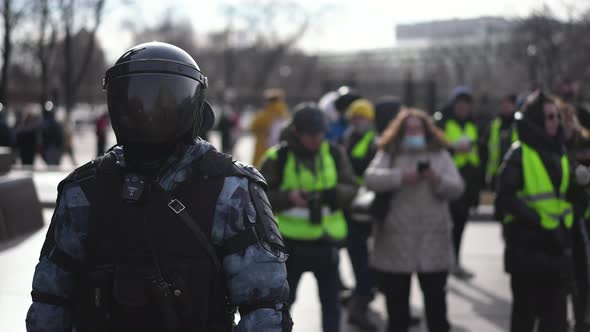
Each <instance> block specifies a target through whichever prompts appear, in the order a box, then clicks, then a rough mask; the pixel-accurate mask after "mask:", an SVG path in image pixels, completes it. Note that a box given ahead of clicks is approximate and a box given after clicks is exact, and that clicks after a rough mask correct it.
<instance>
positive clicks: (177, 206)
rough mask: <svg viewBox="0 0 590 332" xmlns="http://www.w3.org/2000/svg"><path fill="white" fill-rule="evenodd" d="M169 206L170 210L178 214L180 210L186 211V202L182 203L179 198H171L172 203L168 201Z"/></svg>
mask: <svg viewBox="0 0 590 332" xmlns="http://www.w3.org/2000/svg"><path fill="white" fill-rule="evenodd" d="M168 207H169V208H170V210H172V211H174V213H176V214H179V213H180V212H182V211H184V209H185V208H186V207H185V206H184V204H182V202H181V201H179V200H177V199H173V200H171V201H170V203H168Z"/></svg>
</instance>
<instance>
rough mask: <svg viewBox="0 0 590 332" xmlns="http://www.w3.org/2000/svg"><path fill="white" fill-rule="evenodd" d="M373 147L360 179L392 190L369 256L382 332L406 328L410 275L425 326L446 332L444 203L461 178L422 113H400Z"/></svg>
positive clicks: (448, 248) (448, 257) (447, 228)
mask: <svg viewBox="0 0 590 332" xmlns="http://www.w3.org/2000/svg"><path fill="white" fill-rule="evenodd" d="M378 148H379V151H378V152H377V155H376V156H375V158H374V159H373V161H372V162H371V164H370V165H369V167H368V168H367V171H366V172H365V184H366V186H367V188H368V189H370V190H373V191H375V192H388V191H393V195H392V196H391V201H390V205H389V210H388V211H387V214H386V217H385V220H383V222H381V223H377V224H376V225H375V227H374V230H373V236H374V249H373V252H372V254H371V259H370V265H371V266H372V267H373V268H374V269H375V270H376V271H377V280H378V285H379V288H380V290H381V291H382V292H383V294H384V295H385V298H386V304H387V313H388V316H389V323H388V330H387V331H390V332H393V331H396V332H397V331H408V328H409V327H408V326H409V323H410V306H409V292H410V284H411V277H412V274H414V273H416V274H417V275H418V279H419V281H420V287H421V289H422V292H423V293H424V306H425V312H426V322H427V326H428V330H429V331H432V332H435V331H436V332H445V331H449V329H450V325H449V321H448V318H447V305H446V291H445V287H446V283H447V276H448V272H449V270H450V269H451V268H452V266H453V265H454V254H453V243H452V240H451V236H452V227H453V226H452V219H451V215H450V212H449V205H448V203H449V201H450V200H452V199H456V198H457V197H459V196H460V195H461V194H462V192H463V190H464V187H465V185H464V182H463V179H462V178H461V175H460V174H459V172H458V170H457V168H456V166H455V165H454V163H453V159H452V157H451V155H450V154H449V152H448V151H447V143H446V140H445V137H444V133H443V132H442V131H441V130H440V129H438V128H437V127H436V126H435V124H434V122H433V120H432V119H431V118H430V116H429V115H427V114H426V113H425V112H423V111H419V110H415V109H404V110H402V111H401V112H400V113H399V114H398V115H397V117H396V118H395V120H394V121H393V122H392V123H391V124H390V125H389V127H388V128H387V129H386V130H385V132H384V133H383V135H382V136H381V137H380V139H379V141H378Z"/></svg>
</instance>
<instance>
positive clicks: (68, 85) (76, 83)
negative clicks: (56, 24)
mask: <svg viewBox="0 0 590 332" xmlns="http://www.w3.org/2000/svg"><path fill="white" fill-rule="evenodd" d="M86 5H87V6H88V7H87V8H89V9H90V10H91V11H92V14H93V19H94V20H93V24H92V25H91V27H90V29H89V38H88V39H87V44H86V45H85V47H84V48H83V50H84V51H83V52H82V53H81V54H82V58H81V59H82V61H81V63H80V66H79V68H74V66H73V64H74V61H73V55H74V49H73V46H74V45H73V42H72V37H73V35H74V32H73V30H74V19H75V17H76V14H77V13H78V11H77V9H78V7H77V6H76V3H75V0H61V3H60V8H61V15H62V21H63V24H64V43H63V56H64V60H65V66H64V68H63V91H64V97H65V109H66V114H68V115H69V114H70V113H71V111H72V109H73V107H74V103H75V101H76V96H77V93H78V90H79V87H80V84H81V83H82V80H83V79H84V75H85V74H86V71H87V69H88V64H89V63H90V61H91V60H92V57H93V53H94V50H95V46H96V31H97V30H98V28H99V27H100V24H101V22H102V14H103V9H104V5H105V0H93V1H87V3H86Z"/></svg>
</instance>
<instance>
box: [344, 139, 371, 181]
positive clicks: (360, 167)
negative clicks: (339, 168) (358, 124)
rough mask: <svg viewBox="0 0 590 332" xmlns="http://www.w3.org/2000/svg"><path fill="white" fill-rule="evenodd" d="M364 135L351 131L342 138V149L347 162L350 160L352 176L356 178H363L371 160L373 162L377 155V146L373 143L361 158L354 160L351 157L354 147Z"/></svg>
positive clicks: (354, 158)
mask: <svg viewBox="0 0 590 332" xmlns="http://www.w3.org/2000/svg"><path fill="white" fill-rule="evenodd" d="M365 134H367V133H366V132H364V133H357V132H353V131H351V132H349V133H348V135H347V136H346V137H345V138H344V148H345V150H346V155H347V156H348V160H350V163H351V165H352V168H353V170H354V174H355V175H356V176H357V177H362V176H363V174H364V173H365V170H366V169H367V167H369V164H370V163H371V160H373V158H374V157H375V154H376V153H377V145H376V144H375V142H374V141H373V142H372V143H371V145H369V150H368V151H367V154H366V155H365V156H364V157H363V158H356V157H354V156H353V155H352V151H353V149H354V147H355V146H356V145H357V144H358V143H359V142H360V141H361V140H362V139H363V138H364V137H365Z"/></svg>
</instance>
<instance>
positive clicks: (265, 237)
mask: <svg viewBox="0 0 590 332" xmlns="http://www.w3.org/2000/svg"><path fill="white" fill-rule="evenodd" d="M248 191H249V192H250V199H251V200H252V204H253V205H254V209H255V210H256V224H255V230H256V234H257V235H258V240H259V241H261V242H262V243H264V244H267V245H268V246H270V249H271V251H272V252H273V253H277V252H285V243H284V241H283V237H282V236H281V232H280V231H279V225H278V224H277V221H276V219H275V216H274V213H273V211H272V207H271V206H270V202H269V201H268V197H266V193H265V192H264V189H263V188H261V187H260V185H258V184H257V183H254V182H250V184H249V185H248Z"/></svg>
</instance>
